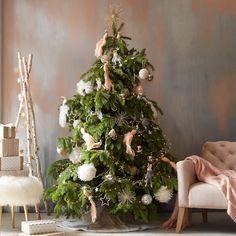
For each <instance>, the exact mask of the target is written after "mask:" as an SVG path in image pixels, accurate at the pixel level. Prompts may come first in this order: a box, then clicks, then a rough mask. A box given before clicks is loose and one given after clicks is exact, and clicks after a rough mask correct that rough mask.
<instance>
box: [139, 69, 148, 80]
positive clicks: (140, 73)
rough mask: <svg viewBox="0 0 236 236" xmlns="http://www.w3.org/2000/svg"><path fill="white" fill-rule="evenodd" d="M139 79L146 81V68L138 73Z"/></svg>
mask: <svg viewBox="0 0 236 236" xmlns="http://www.w3.org/2000/svg"><path fill="white" fill-rule="evenodd" d="M138 75H139V78H140V79H147V78H148V76H149V71H148V70H147V69H146V68H143V69H141V70H140V71H139V73H138Z"/></svg>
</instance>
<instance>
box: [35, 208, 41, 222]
mask: <svg viewBox="0 0 236 236" xmlns="http://www.w3.org/2000/svg"><path fill="white" fill-rule="evenodd" d="M34 208H35V214H36V217H37V220H41V216H40V211H39V204H36V205H35V206H34Z"/></svg>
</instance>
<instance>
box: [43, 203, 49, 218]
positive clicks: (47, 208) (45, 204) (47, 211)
mask: <svg viewBox="0 0 236 236" xmlns="http://www.w3.org/2000/svg"><path fill="white" fill-rule="evenodd" d="M44 206H45V210H46V213H47V216H50V210H49V206H48V202H47V201H44Z"/></svg>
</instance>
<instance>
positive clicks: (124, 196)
mask: <svg viewBox="0 0 236 236" xmlns="http://www.w3.org/2000/svg"><path fill="white" fill-rule="evenodd" d="M135 199H136V197H135V194H134V193H133V192H127V191H124V190H122V192H119V193H118V201H119V202H120V203H122V204H129V203H131V204H132V203H133V202H134V201H135Z"/></svg>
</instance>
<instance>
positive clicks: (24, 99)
mask: <svg viewBox="0 0 236 236" xmlns="http://www.w3.org/2000/svg"><path fill="white" fill-rule="evenodd" d="M17 56H18V70H19V78H18V83H19V84H20V90H21V92H20V94H19V102H20V105H19V110H18V114H17V118H16V122H15V127H16V130H17V129H18V126H19V122H20V119H21V117H22V115H23V111H24V112H25V115H26V129H27V159H28V168H29V176H33V175H34V176H36V177H38V179H39V180H40V182H41V183H42V185H43V186H44V182H43V177H42V171H41V163H40V159H39V147H38V140H37V132H36V124H35V113H34V108H33V101H32V96H31V91H30V82H29V76H30V72H31V67H32V58H33V57H32V54H29V56H28V60H27V61H26V59H25V57H22V56H21V54H20V52H18V54H17ZM34 169H36V170H34ZM44 205H45V210H46V213H47V214H48V215H49V209H48V204H47V201H44ZM35 212H36V214H37V216H38V218H40V213H39V206H38V205H37V206H35Z"/></svg>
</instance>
